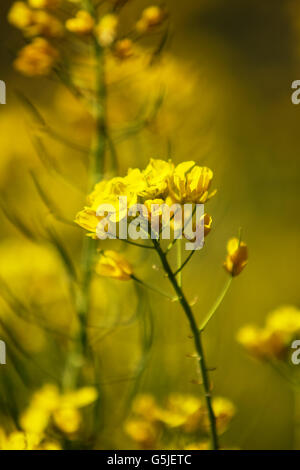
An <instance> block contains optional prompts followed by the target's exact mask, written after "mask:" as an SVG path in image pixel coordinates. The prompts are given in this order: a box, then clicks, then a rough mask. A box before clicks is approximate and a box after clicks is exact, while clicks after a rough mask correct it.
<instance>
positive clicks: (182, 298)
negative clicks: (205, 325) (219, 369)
mask: <svg viewBox="0 0 300 470" xmlns="http://www.w3.org/2000/svg"><path fill="white" fill-rule="evenodd" d="M153 244H154V246H155V249H156V251H157V254H158V256H159V257H160V260H161V262H162V265H163V268H164V270H165V272H166V274H167V276H168V278H169V280H170V282H171V284H172V286H173V288H174V290H175V292H176V294H177V296H178V300H179V302H180V304H181V306H182V308H183V310H184V312H185V314H186V316H187V318H188V321H189V324H190V328H191V330H192V333H193V337H194V343H195V348H196V352H197V355H198V363H199V367H200V371H201V375H202V381H203V388H204V394H205V401H206V407H207V412H208V419H209V424H210V434H211V443H212V448H213V449H214V450H218V448H219V444H218V435H217V426H216V418H215V415H214V411H213V407H212V396H211V391H210V380H209V375H208V371H207V367H206V360H205V356H204V350H203V346H202V340H201V332H200V331H199V329H198V326H197V323H196V320H195V317H194V315H193V312H192V309H191V307H190V305H189V303H188V301H187V299H186V297H185V295H184V293H183V291H182V289H181V287H180V286H179V284H178V282H177V280H176V277H175V276H174V274H173V271H172V269H171V266H170V265H169V262H168V259H167V256H166V255H165V253H164V252H163V250H162V249H161V246H160V244H159V243H158V242H157V241H156V240H153Z"/></svg>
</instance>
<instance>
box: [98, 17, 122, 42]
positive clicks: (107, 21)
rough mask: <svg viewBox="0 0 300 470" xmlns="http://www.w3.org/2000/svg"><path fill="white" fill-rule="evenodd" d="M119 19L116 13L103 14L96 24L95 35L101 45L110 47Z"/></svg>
mask: <svg viewBox="0 0 300 470" xmlns="http://www.w3.org/2000/svg"><path fill="white" fill-rule="evenodd" d="M118 24H119V19H118V17H117V16H116V15H113V14H108V15H105V16H103V17H102V18H101V19H100V21H99V23H98V25H97V26H96V35H97V38H98V41H99V44H100V45H101V46H102V47H110V46H111V45H112V44H113V42H114V41H115V39H116V36H117V29H118Z"/></svg>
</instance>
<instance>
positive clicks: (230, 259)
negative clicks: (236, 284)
mask: <svg viewBox="0 0 300 470" xmlns="http://www.w3.org/2000/svg"><path fill="white" fill-rule="evenodd" d="M227 253H228V255H227V258H226V261H225V263H224V267H225V269H226V271H227V272H228V273H229V274H231V275H232V276H233V277H235V276H238V275H239V274H240V273H241V272H242V271H243V269H244V268H245V267H246V266H247V263H248V248H247V245H246V243H244V242H241V241H240V240H238V239H237V238H232V239H231V240H229V242H228V244H227Z"/></svg>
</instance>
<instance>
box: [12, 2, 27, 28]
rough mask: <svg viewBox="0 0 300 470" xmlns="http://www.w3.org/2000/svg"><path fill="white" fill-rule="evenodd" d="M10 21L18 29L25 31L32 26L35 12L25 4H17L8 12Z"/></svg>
mask: <svg viewBox="0 0 300 470" xmlns="http://www.w3.org/2000/svg"><path fill="white" fill-rule="evenodd" d="M8 21H9V22H10V23H11V24H12V25H13V26H15V27H16V28H19V29H25V28H27V27H28V26H30V25H31V24H32V21H33V12H32V10H31V9H30V8H29V7H28V5H27V4H26V3H25V2H15V3H13V5H12V7H11V9H10V10H9V12H8Z"/></svg>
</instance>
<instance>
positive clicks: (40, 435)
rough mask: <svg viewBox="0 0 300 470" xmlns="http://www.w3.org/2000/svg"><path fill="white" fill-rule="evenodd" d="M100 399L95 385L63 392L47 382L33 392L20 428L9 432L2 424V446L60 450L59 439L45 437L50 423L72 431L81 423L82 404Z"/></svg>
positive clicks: (65, 430) (0, 446) (17, 448)
mask: <svg viewBox="0 0 300 470" xmlns="http://www.w3.org/2000/svg"><path fill="white" fill-rule="evenodd" d="M96 400H97V391H96V390H95V389H94V388H93V387H84V388H81V389H78V390H75V391H71V392H66V393H64V394H61V393H60V392H59V390H58V388H57V387H56V386H55V385H51V384H47V385H44V386H43V387H42V388H41V389H40V390H39V391H38V392H36V393H35V394H34V395H33V398H32V400H31V402H30V404H29V407H28V408H27V409H26V410H25V411H24V413H23V414H22V415H21V418H20V426H21V430H20V431H14V432H12V433H10V434H7V433H5V431H4V430H3V429H1V428H0V450H60V449H61V446H60V444H59V443H58V442H55V441H50V440H49V439H47V438H45V434H46V431H47V430H48V427H49V425H50V424H51V425H53V426H55V427H56V429H57V430H59V431H61V432H63V433H65V434H67V435H68V436H69V435H72V434H74V433H76V432H77V431H78V430H79V428H80V424H81V415H80V412H79V409H80V408H83V407H85V406H88V405H90V404H92V403H94V402H95V401H96Z"/></svg>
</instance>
